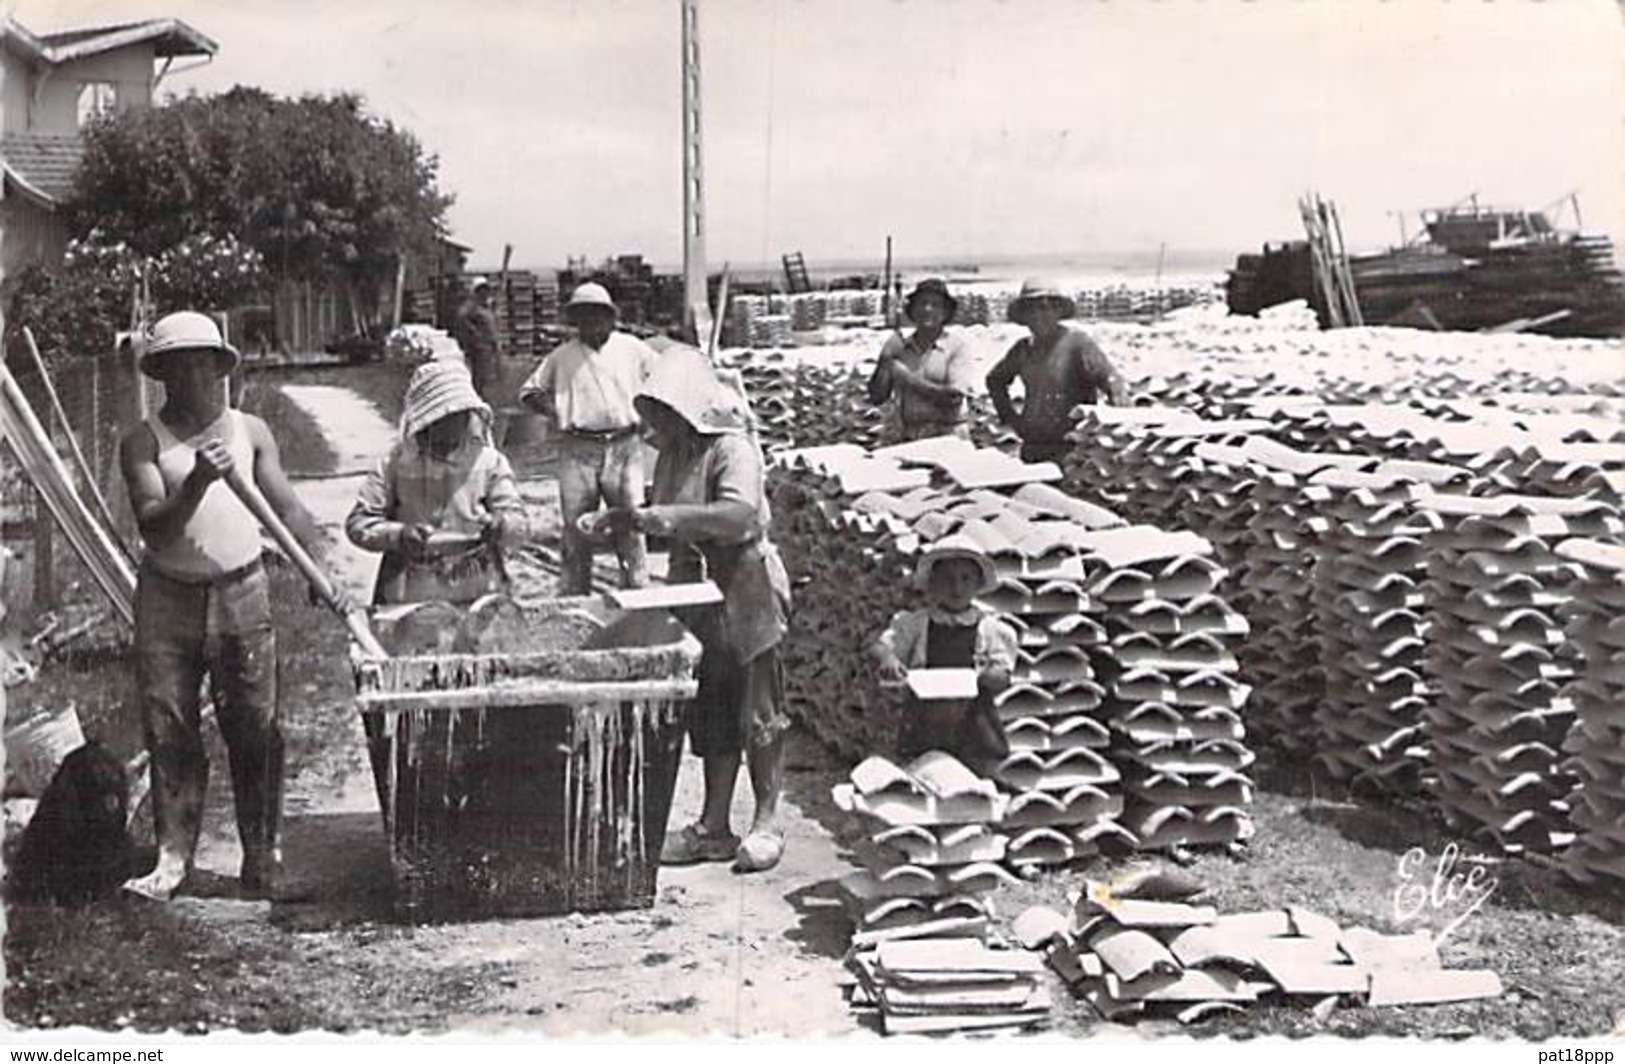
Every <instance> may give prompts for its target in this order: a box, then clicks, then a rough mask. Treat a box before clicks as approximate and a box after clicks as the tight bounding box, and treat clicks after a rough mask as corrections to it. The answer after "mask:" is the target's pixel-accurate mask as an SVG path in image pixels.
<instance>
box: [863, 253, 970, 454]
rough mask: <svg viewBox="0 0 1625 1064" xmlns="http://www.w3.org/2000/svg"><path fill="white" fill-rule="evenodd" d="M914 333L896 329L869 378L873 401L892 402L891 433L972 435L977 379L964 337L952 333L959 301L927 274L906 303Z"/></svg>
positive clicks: (905, 435)
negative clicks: (970, 410)
mask: <svg viewBox="0 0 1625 1064" xmlns="http://www.w3.org/2000/svg"><path fill="white" fill-rule="evenodd" d="M903 309H904V312H905V313H906V314H907V315H908V319H909V321H911V322H913V323H914V331H913V332H912V333H910V334H909V336H908V337H907V338H906V339H905V338H904V337H903V334H902V333H901V332H898V333H894V334H892V336H891V337H890V338H889V339H887V341H886V343H885V345H884V346H883V347H881V349H880V360H879V362H878V364H877V365H876V366H875V371H874V373H873V374H872V375H871V376H870V378H869V388H868V392H869V401H870V402H871V403H873V404H875V405H876V406H879V405H880V404H882V403H885V402H887V401H888V400H892V401H893V410H892V424H893V433H894V435H896V437H897V438H898V439H901V440H919V439H924V438H926V437H928V436H962V437H965V438H967V439H968V438H969V437H970V424H969V421H968V420H967V410H966V408H967V405H968V401H969V399H970V394H971V390H972V389H973V388H974V387H975V384H976V377H975V372H974V369H973V367H972V356H971V351H970V348H969V346H968V345H967V344H966V343H965V341H964V338H963V337H961V336H959V335H958V334H957V333H953V332H949V331H948V325H949V324H950V323H952V322H953V320H954V316H955V314H956V313H958V310H959V301H958V300H956V299H955V298H954V297H953V294H952V293H951V292H949V291H948V286H947V285H946V284H945V283H943V282H942V281H941V280H939V279H938V278H935V277H929V278H926V279H925V280H923V281H921V282H920V283H919V284H917V285H915V286H914V290H913V291H912V292H910V293H909V294H908V299H907V300H906V301H905V302H904V304H903Z"/></svg>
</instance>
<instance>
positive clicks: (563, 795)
mask: <svg viewBox="0 0 1625 1064" xmlns="http://www.w3.org/2000/svg"><path fill="white" fill-rule="evenodd" d="M374 623H375V626H376V627H377V629H378V635H379V639H380V641H381V642H382V643H383V645H384V646H385V648H387V649H388V650H389V652H390V654H391V655H392V656H391V657H389V658H385V659H379V658H376V657H371V656H367V655H364V654H362V653H361V652H359V651H352V653H353V657H352V664H353V666H354V673H355V683H356V705H357V708H358V710H359V711H360V713H361V715H362V721H363V724H364V725H365V728H366V732H367V741H368V747H369V753H370V755H371V758H372V766H373V773H374V778H375V781H376V784H377V788H378V799H379V806H380V809H381V810H382V812H383V820H384V830H385V832H386V834H387V835H388V837H389V844H390V864H391V869H392V874H393V879H394V887H395V900H396V911H397V914H398V915H399V916H400V917H401V918H402V919H403V920H406V921H408V922H412V923H429V922H438V921H445V920H458V919H480V918H492V917H511V916H538V915H548V914H554V913H564V912H588V911H599V910H612V909H628V908H638V907H646V906H648V905H651V904H653V902H654V897H655V877H656V873H657V872H658V870H659V864H660V849H661V846H662V844H663V843H664V841H665V834H666V819H667V816H668V814H669V813H670V811H671V800H672V791H673V788H674V787H675V784H676V780H677V767H678V761H679V758H680V756H681V752H682V737H683V720H684V711H685V709H686V703H687V702H688V701H689V700H690V699H692V698H693V697H694V693H695V689H696V686H697V684H696V681H695V679H694V670H695V666H696V664H697V663H698V661H699V657H700V644H699V641H698V640H697V639H695V637H694V636H693V635H692V634H691V633H689V631H688V630H687V629H685V628H684V627H683V626H682V625H681V624H679V623H678V622H677V621H676V620H675V619H674V618H673V617H672V616H671V615H670V614H668V613H664V612H653V613H649V612H643V613H621V612H618V611H616V610H614V609H613V608H611V607H609V606H607V605H605V604H604V603H602V602H600V601H599V600H597V599H593V598H580V599H558V600H550V601H544V602H535V603H526V604H520V603H516V602H514V601H512V600H510V599H505V598H495V597H492V598H487V599H484V600H481V601H480V602H478V603H475V604H474V606H473V607H472V608H470V609H467V610H464V609H460V608H457V607H452V606H448V605H445V604H443V603H434V604H426V605H420V606H416V607H411V608H407V609H404V610H395V611H381V612H380V615H379V616H378V617H377V618H375V621H374Z"/></svg>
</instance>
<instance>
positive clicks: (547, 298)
mask: <svg viewBox="0 0 1625 1064" xmlns="http://www.w3.org/2000/svg"><path fill="white" fill-rule="evenodd" d="M531 317H532V319H533V320H534V322H535V323H536V325H537V326H538V327H539V326H543V325H557V324H558V322H559V280H558V275H557V274H549V275H547V276H543V277H538V278H537V279H536V287H535V289H534V290H533V292H532V299H531ZM538 350H541V348H540V347H538Z"/></svg>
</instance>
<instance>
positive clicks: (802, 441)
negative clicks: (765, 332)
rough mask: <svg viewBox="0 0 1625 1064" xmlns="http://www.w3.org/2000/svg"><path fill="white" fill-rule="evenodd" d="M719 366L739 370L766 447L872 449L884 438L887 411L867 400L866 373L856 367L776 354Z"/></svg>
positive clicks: (742, 358)
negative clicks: (852, 445)
mask: <svg viewBox="0 0 1625 1064" xmlns="http://www.w3.org/2000/svg"><path fill="white" fill-rule="evenodd" d="M745 356H749V357H745ZM722 364H723V365H725V366H727V367H728V368H730V369H733V370H736V371H737V372H738V374H739V376H740V379H741V380H742V381H743V383H744V385H745V388H746V391H747V392H748V394H749V396H750V403H751V409H752V410H753V411H754V412H755V414H756V419H757V431H758V432H759V433H760V435H761V438H762V440H763V442H764V443H766V444H767V445H769V446H778V447H818V446H822V445H824V444H830V443H859V444H870V445H873V444H877V443H879V442H880V440H881V437H882V436H883V434H884V431H885V411H884V410H882V409H881V408H880V407H876V406H874V405H872V404H871V403H870V402H869V400H868V397H867V395H866V394H865V390H864V384H865V382H866V381H867V380H868V375H867V374H866V373H865V372H863V371H862V370H861V369H860V368H859V367H856V366H815V365H808V364H806V363H798V362H791V361H788V360H786V359H785V358H784V357H783V355H782V354H781V353H779V352H776V351H770V352H760V353H752V352H745V353H744V355H742V356H740V357H737V358H734V359H731V360H724V361H723V362H722Z"/></svg>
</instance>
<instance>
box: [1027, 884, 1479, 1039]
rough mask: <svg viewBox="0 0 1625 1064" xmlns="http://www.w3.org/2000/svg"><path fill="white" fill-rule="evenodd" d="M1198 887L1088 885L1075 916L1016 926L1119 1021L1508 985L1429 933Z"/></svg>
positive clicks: (1195, 1018)
mask: <svg viewBox="0 0 1625 1064" xmlns="http://www.w3.org/2000/svg"><path fill="white" fill-rule="evenodd" d="M1197 889H1198V890H1199V888H1197ZM1191 890H1192V885H1190V884H1186V883H1184V882H1181V881H1178V880H1169V879H1167V878H1165V877H1163V876H1161V875H1160V874H1155V873H1153V874H1151V875H1149V876H1144V877H1141V878H1139V879H1138V880H1131V881H1129V882H1128V883H1126V884H1125V885H1116V884H1114V885H1106V884H1099V883H1088V884H1087V885H1086V887H1085V889H1084V890H1083V891H1081V892H1079V893H1076V894H1074V895H1073V896H1072V898H1071V901H1072V908H1071V912H1070V913H1068V914H1062V913H1058V912H1056V911H1054V910H1052V909H1046V908H1042V907H1040V908H1035V909H1029V910H1028V911H1026V912H1024V913H1022V914H1021V915H1020V916H1019V917H1017V919H1016V930H1017V934H1018V935H1019V936H1020V937H1021V940H1022V943H1023V944H1024V945H1027V946H1028V947H1029V948H1041V949H1043V951H1044V955H1045V959H1046V961H1047V962H1048V964H1049V965H1050V967H1051V968H1052V969H1053V970H1054V971H1055V972H1056V973H1057V974H1058V975H1059V976H1060V977H1061V979H1062V980H1063V981H1064V982H1065V983H1066V984H1067V985H1068V987H1069V988H1071V990H1072V991H1073V993H1075V994H1076V995H1077V996H1079V997H1081V998H1083V999H1084V1000H1085V1001H1087V1002H1088V1003H1089V1004H1090V1005H1091V1006H1092V1007H1093V1008H1094V1009H1095V1011H1096V1012H1098V1013H1099V1014H1100V1015H1101V1017H1102V1018H1103V1019H1106V1020H1108V1021H1110V1022H1123V1021H1129V1020H1134V1019H1138V1018H1140V1017H1154V1016H1166V1015H1173V1016H1176V1017H1178V1019H1179V1021H1180V1022H1181V1023H1198V1022H1201V1021H1203V1020H1206V1019H1210V1018H1212V1017H1214V1016H1216V1015H1221V1014H1224V1013H1239V1012H1244V1011H1246V1009H1247V1007H1248V1006H1250V1005H1252V1004H1254V1003H1256V1002H1260V1001H1267V1000H1279V999H1285V1001H1286V1002H1287V1003H1292V1002H1304V1003H1307V1002H1308V1001H1311V1000H1312V1001H1314V1002H1316V1003H1317V1004H1318V1003H1320V1002H1324V1001H1326V1000H1327V999H1332V1000H1333V1001H1345V1002H1349V1003H1353V1004H1362V1005H1369V1006H1380V1005H1399V1004H1437V1003H1442V1002H1447V1001H1467V1000H1472V999H1475V998H1485V997H1494V996H1497V995H1499V994H1500V993H1501V990H1502V986H1501V980H1500V977H1499V976H1498V975H1496V973H1495V972H1493V971H1489V970H1471V969H1449V968H1445V967H1444V966H1443V963H1442V962H1441V960H1440V958H1439V953H1438V948H1437V946H1436V945H1435V943H1434V940H1433V937H1432V936H1431V935H1430V934H1429V933H1428V932H1426V931H1417V932H1414V933H1412V934H1407V935H1390V934H1382V933H1380V932H1377V931H1373V930H1371V929H1369V928H1365V927H1352V928H1343V927H1340V926H1339V925H1338V924H1337V922H1336V921H1334V920H1332V919H1330V918H1328V917H1326V916H1322V915H1320V914H1319V913H1316V912H1313V911H1311V910H1308V909H1304V908H1301V907H1299V906H1288V907H1286V908H1284V909H1276V910H1261V911H1253V912H1239V913H1226V914H1220V913H1219V912H1218V911H1217V910H1216V909H1214V908H1213V907H1212V906H1208V905H1200V904H1194V902H1196V901H1199V900H1200V898H1201V896H1202V895H1201V893H1199V892H1198V893H1194V894H1193V893H1189V892H1190V891H1191ZM1169 899H1172V900H1169Z"/></svg>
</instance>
